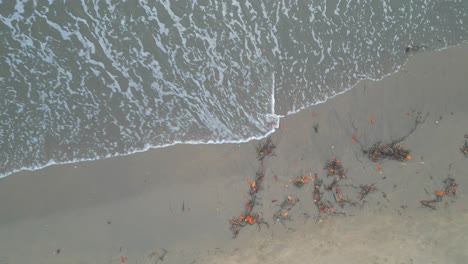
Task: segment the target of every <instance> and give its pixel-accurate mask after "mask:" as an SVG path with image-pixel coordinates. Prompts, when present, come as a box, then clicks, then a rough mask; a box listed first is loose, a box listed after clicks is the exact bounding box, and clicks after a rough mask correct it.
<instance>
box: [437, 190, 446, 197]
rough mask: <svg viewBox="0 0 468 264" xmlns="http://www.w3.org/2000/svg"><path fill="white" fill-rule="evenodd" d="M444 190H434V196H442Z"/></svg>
mask: <svg viewBox="0 0 468 264" xmlns="http://www.w3.org/2000/svg"><path fill="white" fill-rule="evenodd" d="M444 195H445V192H444V191H436V196H444Z"/></svg>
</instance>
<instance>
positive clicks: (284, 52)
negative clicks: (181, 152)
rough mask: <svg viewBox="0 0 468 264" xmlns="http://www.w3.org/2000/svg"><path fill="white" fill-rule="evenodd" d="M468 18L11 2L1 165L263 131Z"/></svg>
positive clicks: (0, 37) (257, 1)
mask: <svg viewBox="0 0 468 264" xmlns="http://www.w3.org/2000/svg"><path fill="white" fill-rule="evenodd" d="M467 27H468V1H466V0H463V1H462V0H458V1H457V0H451V1H448V0H446V1H444V0H401V1H399V0H359V1H358V0H355V1H352V0H309V1H286V0H284V1H266V0H246V1H236V0H224V1H218V0H193V1H181V0H178V1H176V0H173V1H167V0H165V1H163V0H160V1H149V0H133V1H122V0H106V1H104V0H102V1H101V0H99V1H98V0H90V1H84V0H81V1H78V0H77V1H65V0H63V1H55V0H48V1H36V0H34V1H31V0H29V1H26V0H24V1H22V0H0V176H6V175H9V174H11V173H13V172H15V171H19V170H24V169H28V170H34V169H37V168H41V167H44V166H47V165H50V164H57V163H58V164H61V163H70V162H75V161H79V160H93V159H100V158H104V157H110V156H116V155H125V154H130V153H134V152H138V151H144V150H146V149H148V148H151V147H161V146H167V145H172V144H175V143H223V142H243V141H247V140H250V139H254V138H261V137H264V136H265V135H267V134H269V133H271V132H272V131H273V130H274V129H275V128H276V127H277V126H278V119H279V117H281V116H284V115H287V114H290V113H294V112H297V111H299V110H300V109H303V108H305V107H307V106H310V105H314V104H317V103H320V102H324V101H326V99H327V98H330V97H333V96H334V95H336V94H339V93H342V92H344V91H346V90H348V89H350V88H352V87H353V85H355V83H356V82H357V81H358V80H360V79H380V78H382V77H383V76H385V75H387V74H390V73H392V72H394V71H395V70H397V69H398V67H400V66H401V65H402V64H404V63H405V62H406V60H407V59H408V57H409V56H411V54H412V53H413V52H409V53H407V52H405V48H406V47H407V46H408V45H419V46H420V47H422V48H421V49H420V50H419V51H418V52H421V51H422V52H424V51H427V50H436V49H441V48H445V47H449V46H454V45H458V44H460V43H462V42H466V41H467V40H468V28H467Z"/></svg>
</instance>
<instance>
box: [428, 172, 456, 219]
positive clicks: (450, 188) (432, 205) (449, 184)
mask: <svg viewBox="0 0 468 264" xmlns="http://www.w3.org/2000/svg"><path fill="white" fill-rule="evenodd" d="M442 183H443V184H444V188H443V189H442V190H437V191H435V192H434V195H435V198H434V199H432V200H422V201H420V203H421V205H422V206H425V207H427V208H429V209H432V210H436V209H437V206H436V205H437V204H438V203H440V202H442V201H443V197H444V196H450V197H456V196H457V186H458V184H457V183H456V182H455V179H454V178H452V177H451V176H450V175H449V176H447V178H445V179H444V180H443V181H442ZM446 206H448V204H447V203H446Z"/></svg>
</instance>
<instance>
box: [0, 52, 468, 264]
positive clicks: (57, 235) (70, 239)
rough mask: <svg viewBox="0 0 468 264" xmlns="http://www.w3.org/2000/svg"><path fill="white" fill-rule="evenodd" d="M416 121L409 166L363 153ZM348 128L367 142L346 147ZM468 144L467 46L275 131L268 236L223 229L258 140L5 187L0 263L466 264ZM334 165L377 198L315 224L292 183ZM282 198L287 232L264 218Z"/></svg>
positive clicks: (99, 164)
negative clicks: (450, 190) (447, 193)
mask: <svg viewBox="0 0 468 264" xmlns="http://www.w3.org/2000/svg"><path fill="white" fill-rule="evenodd" d="M402 52H403V51H402ZM418 112H419V113H420V114H421V116H423V117H425V116H427V118H426V119H425V122H424V123H422V124H420V125H419V126H418V127H417V128H416V130H414V132H412V133H411V134H409V136H408V137H406V139H405V140H404V141H403V142H402V145H403V146H404V147H407V148H409V149H411V150H412V154H411V155H412V157H413V158H412V160H411V161H408V162H398V161H389V160H385V161H383V162H381V163H373V162H371V161H369V159H368V158H367V157H366V156H365V155H364V154H363V153H362V147H364V148H368V147H370V146H371V145H372V144H373V143H375V142H377V141H384V142H389V141H392V140H395V139H397V138H400V137H403V136H405V135H407V134H408V133H409V132H410V131H411V130H412V128H413V127H414V124H415V122H414V120H415V118H416V115H417V114H418ZM371 117H373V118H374V120H375V122H374V123H373V124H372V123H371V122H370V118H371ZM317 123H318V124H319V129H318V133H315V131H314V128H313V126H314V124H317ZM353 125H354V127H356V128H357V129H358V130H357V136H358V139H359V142H360V143H361V144H359V143H357V142H354V143H353V142H352V136H353V132H354V129H353ZM466 133H468V46H466V45H464V46H460V47H455V48H450V49H448V50H444V51H439V52H431V53H425V54H415V55H414V56H413V57H412V58H411V59H410V61H409V62H408V64H407V65H405V66H404V67H403V68H402V69H401V70H400V71H399V72H398V73H396V74H393V75H390V76H387V77H386V78H384V79H383V80H381V81H377V82H373V81H362V82H360V83H359V84H358V85H357V87H355V88H354V89H352V90H351V91H348V92H347V93H345V94H343V95H340V96H337V97H335V98H333V99H330V100H329V101H327V102H326V103H324V104H320V105H317V106H313V107H310V108H308V109H306V110H304V111H301V112H299V113H297V114H294V115H291V116H288V117H286V118H284V119H282V120H281V124H280V128H279V129H278V131H277V132H275V133H274V134H273V135H272V139H273V140H274V142H275V143H276V144H277V149H276V156H275V157H268V158H266V159H265V162H264V169H265V175H266V177H265V182H264V188H263V190H261V191H260V192H259V194H258V196H259V197H260V198H261V199H260V200H259V205H257V206H256V208H255V211H256V212H259V213H262V215H263V217H264V219H265V220H266V221H268V222H269V223H270V228H269V229H267V228H265V227H263V228H262V230H261V231H258V229H257V227H256V226H247V227H244V228H243V229H242V230H241V232H240V234H239V236H238V237H237V238H236V239H232V238H231V236H232V234H231V232H230V231H229V225H228V219H229V218H230V217H233V216H238V215H239V214H241V213H242V211H243V207H244V204H245V202H246V197H247V195H248V190H249V184H248V183H247V180H248V179H253V177H254V176H255V172H256V171H257V169H258V166H259V163H258V161H257V160H256V153H255V148H256V146H257V144H258V142H249V143H245V144H225V145H198V146H196V145H179V146H174V147H169V148H165V149H155V150H151V151H148V152H145V153H139V154H134V155H131V156H127V157H117V158H111V159H106V160H100V161H95V162H83V163H78V164H70V165H63V166H62V165H61V166H52V167H48V168H45V169H42V170H39V171H35V172H24V173H17V174H15V175H12V176H9V177H7V178H3V179H1V180H0V215H1V217H0V264H4V263H10V264H11V263H52V264H53V263H121V262H122V261H124V262H125V263H239V262H242V263H339V262H344V261H346V263H465V262H466V260H467V259H468V250H466V249H467V247H466V245H467V244H468V224H467V223H468V195H467V191H466V190H467V189H468V159H466V158H465V157H464V156H463V155H462V154H461V152H460V150H459V148H460V147H461V146H462V145H463V143H464V140H465V139H464V135H465V134H466ZM361 145H362V146H361ZM335 155H336V156H337V157H338V158H339V159H341V160H342V161H343V165H344V166H345V167H346V168H347V169H348V172H347V175H348V179H347V180H346V184H347V185H349V186H351V185H354V186H359V185H360V184H374V183H375V184H376V187H377V190H376V191H375V192H373V193H370V194H369V195H368V196H367V197H366V198H365V200H366V201H367V202H366V203H364V204H363V205H362V206H356V207H353V206H349V205H346V206H345V207H344V209H343V210H344V211H343V212H344V213H345V214H346V215H332V216H330V215H328V216H326V215H325V216H323V215H322V216H320V214H319V213H318V212H317V208H316V207H315V206H314V203H313V198H312V193H311V186H312V185H311V183H308V184H306V185H305V186H304V187H303V188H301V189H298V188H296V187H294V186H292V184H291V182H290V181H289V180H290V179H291V178H293V177H298V176H302V175H310V174H311V173H312V174H313V173H317V175H318V176H319V177H321V178H325V177H326V176H325V171H324V170H323V167H324V164H325V162H326V161H327V160H328V159H330V158H331V157H332V156H335ZM378 165H380V166H381V167H382V170H381V173H380V171H378V170H377V166H378ZM448 174H450V175H451V177H453V178H455V179H456V182H457V183H458V192H457V197H456V198H451V197H444V198H443V202H441V203H438V204H437V210H430V209H429V208H426V207H422V206H421V205H420V203H419V201H420V200H426V199H432V198H433V192H434V191H435V190H439V189H441V188H442V187H443V183H442V180H443V179H445V178H446V177H447V175H448ZM274 176H277V180H275V177H274ZM349 186H348V187H349ZM350 188H351V189H352V187H350ZM383 193H385V194H386V195H385V197H384V195H383ZM348 194H349V198H350V199H353V200H358V197H357V196H356V195H357V193H356V192H353V191H352V190H349V192H348ZM287 195H292V196H297V197H298V198H299V199H300V202H299V203H298V204H297V205H296V206H295V207H294V208H293V209H292V210H291V212H290V214H291V218H292V221H286V222H285V225H282V224H281V223H279V222H274V221H273V219H272V215H273V213H274V212H275V211H276V210H277V209H278V205H277V203H276V202H272V200H280V201H281V200H282V199H284V197H286V196H287ZM57 250H59V251H57ZM166 250H167V252H166ZM164 252H166V254H164ZM122 257H123V259H122Z"/></svg>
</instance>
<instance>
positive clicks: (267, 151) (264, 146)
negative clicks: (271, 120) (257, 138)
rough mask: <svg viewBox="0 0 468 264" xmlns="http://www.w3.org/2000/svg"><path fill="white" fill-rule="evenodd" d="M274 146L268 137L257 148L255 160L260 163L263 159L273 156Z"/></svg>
mask: <svg viewBox="0 0 468 264" xmlns="http://www.w3.org/2000/svg"><path fill="white" fill-rule="evenodd" d="M275 148H276V145H275V144H274V143H273V141H272V140H271V137H268V138H267V139H266V140H265V142H263V143H262V142H261V143H259V144H258V147H257V159H258V160H260V161H262V160H263V159H264V158H265V157H268V156H275Z"/></svg>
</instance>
